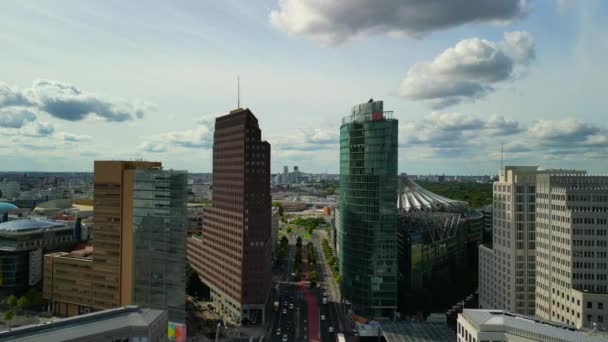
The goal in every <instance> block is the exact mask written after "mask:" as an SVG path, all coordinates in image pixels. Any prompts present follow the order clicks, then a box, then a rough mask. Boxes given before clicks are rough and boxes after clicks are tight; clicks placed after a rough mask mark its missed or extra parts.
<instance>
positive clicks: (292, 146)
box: [269, 128, 340, 151]
mask: <svg viewBox="0 0 608 342" xmlns="http://www.w3.org/2000/svg"><path fill="white" fill-rule="evenodd" d="M269 141H270V143H271V144H272V146H273V148H275V149H277V150H284V151H316V150H324V149H330V148H334V147H335V146H336V145H337V144H339V143H340V137H339V135H338V133H337V132H336V130H330V129H321V128H302V129H299V130H297V131H296V132H291V134H289V135H283V136H276V137H271V138H270V139H269Z"/></svg>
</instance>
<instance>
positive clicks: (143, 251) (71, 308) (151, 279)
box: [44, 161, 187, 322]
mask: <svg viewBox="0 0 608 342" xmlns="http://www.w3.org/2000/svg"><path fill="white" fill-rule="evenodd" d="M93 179H94V189H95V197H94V202H95V203H94V204H95V217H94V226H93V228H92V229H91V233H92V237H91V240H92V244H93V246H94V248H93V251H92V253H86V252H80V251H77V252H73V253H59V254H51V255H47V256H45V269H44V273H45V291H44V296H45V298H47V299H49V300H50V302H51V308H52V310H53V311H54V312H55V313H57V314H60V315H67V316H71V315H77V314H82V313H84V312H88V311H97V310H101V309H107V308H113V307H118V306H122V305H130V304H134V303H135V304H137V303H141V304H142V305H145V306H146V307H151V308H158V309H163V310H165V309H166V310H168V311H169V319H170V320H172V321H174V322H183V321H184V316H185V314H184V313H183V310H184V309H185V293H184V291H185V290H184V289H185V270H184V267H183V265H184V263H185V259H186V257H185V249H186V242H185V238H186V219H187V214H186V213H187V211H186V196H187V192H186V174H185V172H179V171H162V170H161V164H160V163H156V162H143V161H135V162H132V161H96V162H95V174H94V176H93ZM70 279H81V280H82V281H79V282H76V283H73V282H70V281H69V280H70ZM89 279H90V280H89ZM89 281H90V289H88V290H85V289H84V288H88V286H89V283H88V282H89ZM81 287H83V288H81ZM87 291H90V295H88V294H87ZM80 295H82V296H80ZM66 296H67V297H66Z"/></svg>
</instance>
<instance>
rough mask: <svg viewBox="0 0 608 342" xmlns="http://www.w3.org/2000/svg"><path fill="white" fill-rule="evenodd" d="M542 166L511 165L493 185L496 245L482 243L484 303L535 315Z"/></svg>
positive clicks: (486, 306)
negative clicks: (538, 187)
mask: <svg viewBox="0 0 608 342" xmlns="http://www.w3.org/2000/svg"><path fill="white" fill-rule="evenodd" d="M538 173H539V171H538V167H537V166H507V167H504V168H502V169H501V170H500V175H499V179H498V181H496V182H494V185H493V191H492V192H493V201H492V203H493V204H492V205H493V219H494V222H493V226H492V238H493V244H492V248H488V247H486V246H483V245H482V246H480V247H479V304H480V306H481V307H482V308H483V309H502V310H508V311H512V312H516V313H519V314H524V315H531V316H533V315H534V307H535V300H534V292H535V283H536V281H535V270H536V246H535V241H536V237H535V231H536V228H535V227H536V221H535V212H536V211H535V210H536V209H535V206H536V177H537V175H538Z"/></svg>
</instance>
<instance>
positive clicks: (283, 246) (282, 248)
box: [277, 236, 289, 265]
mask: <svg viewBox="0 0 608 342" xmlns="http://www.w3.org/2000/svg"><path fill="white" fill-rule="evenodd" d="M288 244H289V240H287V238H286V237H285V236H283V237H282V238H281V241H279V247H278V250H277V265H280V264H282V263H283V261H285V256H286V255H287V245H288Z"/></svg>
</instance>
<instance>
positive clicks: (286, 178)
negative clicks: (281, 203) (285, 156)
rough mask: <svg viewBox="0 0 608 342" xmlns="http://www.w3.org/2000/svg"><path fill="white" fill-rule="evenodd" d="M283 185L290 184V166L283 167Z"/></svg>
mask: <svg viewBox="0 0 608 342" xmlns="http://www.w3.org/2000/svg"><path fill="white" fill-rule="evenodd" d="M283 184H289V166H283Z"/></svg>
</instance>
